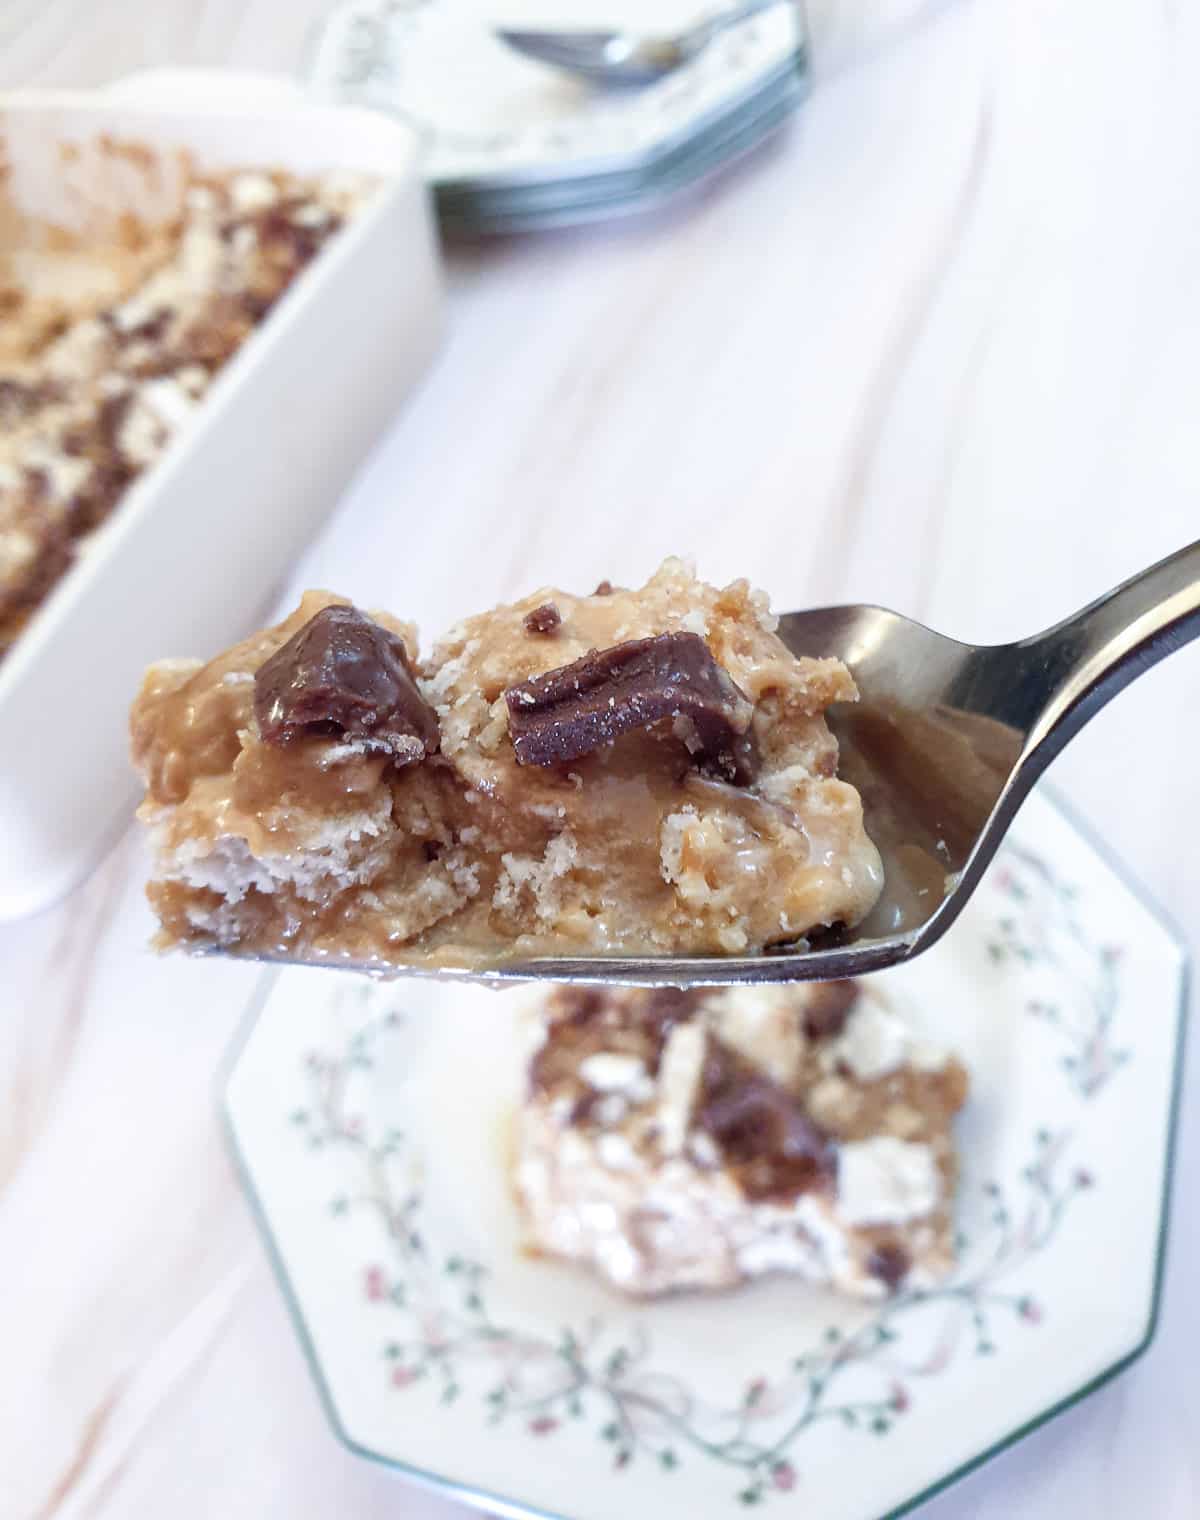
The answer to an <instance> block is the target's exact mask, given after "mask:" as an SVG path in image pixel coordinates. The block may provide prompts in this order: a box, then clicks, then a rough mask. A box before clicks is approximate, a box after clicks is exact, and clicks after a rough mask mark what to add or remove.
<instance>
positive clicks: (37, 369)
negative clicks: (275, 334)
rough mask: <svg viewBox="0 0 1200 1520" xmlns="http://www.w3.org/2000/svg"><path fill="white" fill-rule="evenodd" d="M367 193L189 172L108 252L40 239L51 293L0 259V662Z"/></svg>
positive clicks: (353, 179)
mask: <svg viewBox="0 0 1200 1520" xmlns="http://www.w3.org/2000/svg"><path fill="white" fill-rule="evenodd" d="M372 190H373V185H372V184H371V183H370V182H368V180H367V179H366V178H364V177H362V176H350V175H345V174H339V175H327V176H323V177H320V176H319V177H314V178H304V179H301V178H297V177H295V176H292V175H289V174H285V173H283V172H280V171H272V172H269V173H266V172H258V171H253V172H251V171H245V172H239V173H229V174H224V175H219V176H213V175H208V176H200V175H197V174H191V175H190V177H189V180H188V182H187V184H186V188H185V189H184V191H183V195H182V201H181V207H180V210H179V214H178V215H177V216H176V217H175V218H173V219H172V220H171V221H169V222H167V223H164V224H162V225H158V226H141V225H139V224H137V223H135V222H133V221H132V220H128V221H127V223H126V224H125V226H124V233H125V236H124V239H123V243H122V246H120V247H114V248H104V249H101V250H99V251H91V250H88V249H86V248H85V249H83V250H82V251H81V252H80V253H79V256H78V258H77V259H76V258H65V257H63V250H62V249H61V248H58V247H57V242H60V241H61V236H60V237H57V238H55V237H54V234H55V233H56V231H57V230H56V229H46V230H45V233H44V235H45V236H47V237H50V238H51V240H52V241H53V242H55V244H56V247H55V252H56V254H57V256H58V257H59V258H60V260H61V262H62V264H63V278H62V279H60V280H59V281H58V287H59V288H56V289H54V290H53V291H52V292H51V291H48V290H47V289H46V288H44V286H45V281H43V283H42V287H39V288H36V289H35V288H34V287H32V286H29V285H23V284H22V278H21V275H22V270H21V267H19V263H18V266H17V267H14V268H11V269H10V268H6V267H5V265H4V263H3V261H0V310H2V311H3V323H2V324H0V656H2V655H3V654H4V652H5V651H7V650H8V649H9V648H10V647H11V645H12V644H13V642H14V640H15V639H16V638H17V637H18V635H19V634H20V632H21V630H22V629H23V628H24V626H25V625H26V623H27V622H28V620H29V618H30V617H31V616H32V614H33V613H34V612H35V611H36V609H37V607H38V606H39V604H40V603H41V602H42V600H43V599H44V598H45V596H46V595H47V593H48V592H49V591H50V590H51V589H52V588H53V587H54V585H55V584H56V583H57V581H58V580H59V579H60V577H61V576H62V575H63V573H64V572H65V571H66V570H67V569H68V568H69V567H70V566H71V565H72V563H73V562H74V561H75V560H76V559H77V557H78V556H79V554H80V553H81V552H83V551H84V550H85V549H86V546H87V542H88V539H89V536H90V535H91V534H92V533H93V532H94V531H95V530H96V528H98V527H99V526H100V525H101V524H102V523H103V522H105V520H106V519H107V518H108V516H109V514H110V513H111V512H112V510H113V508H114V507H115V506H116V505H117V504H118V502H119V501H120V500H121V498H122V496H123V495H124V494H125V492H126V491H127V490H128V489H129V487H130V486H131V485H132V483H133V482H134V481H135V480H136V479H137V477H138V476H139V475H140V474H141V473H142V472H143V471H144V470H146V469H147V468H148V467H149V466H150V465H152V464H153V463H154V462H155V461H156V460H157V459H158V458H159V456H160V455H161V454H162V453H163V451H164V450H165V448H166V447H167V445H168V443H169V442H170V441H171V439H172V438H173V437H174V436H175V435H176V434H177V433H178V432H179V431H180V430H181V429H182V428H184V427H185V426H186V425H187V423H188V421H189V419H190V418H191V417H192V415H193V414H194V412H195V411H196V408H197V407H198V406H199V404H200V403H201V401H202V400H203V397H204V394H205V392H206V391H207V390H208V388H209V386H210V385H211V384H212V381H213V379H214V378H215V376H216V375H217V373H218V371H219V370H220V368H221V366H222V365H223V364H224V363H225V362H226V361H227V360H228V359H229V358H231V357H232V355H233V354H235V353H236V352H237V350H238V348H239V347H240V346H241V345H242V344H243V343H244V342H245V340H246V339H247V338H248V337H249V335H250V334H251V333H252V332H253V331H254V329H255V327H256V326H257V324H258V323H260V322H261V321H262V320H263V318H264V317H265V316H266V314H267V313H268V312H269V311H270V309H271V307H272V305H273V304H274V303H275V301H276V300H278V298H279V297H280V295H282V293H283V292H284V291H285V290H286V289H287V287H288V285H289V284H290V283H291V281H292V280H293V279H294V278H295V277H296V275H297V274H298V273H299V272H300V271H301V270H302V269H303V268H304V267H305V265H307V264H308V263H309V262H310V261H311V260H312V259H313V258H314V257H315V256H316V254H317V253H318V252H319V251H320V249H321V248H322V247H323V246H324V244H325V243H326V242H327V241H328V240H329V238H330V237H331V236H332V235H333V234H334V233H335V232H336V231H337V230H338V229H339V228H340V227H341V226H342V225H343V223H344V222H345V221H346V219H347V218H348V217H349V216H351V215H353V214H354V212H355V211H356V210H357V209H358V208H359V207H360V206H361V205H362V204H363V203H364V201H365V200H366V198H367V197H368V196H369V195H370V194H371V193H372ZM33 256H34V252H31V251H30V250H28V249H26V250H25V251H24V257H25V258H26V260H28V259H29V258H31V257H33ZM102 262H103V263H104V264H105V269H104V270H103V271H99V270H98V269H96V268H93V267H91V266H93V265H98V264H100V263H102ZM85 266H87V267H86V268H85ZM101 273H102V274H103V276H104V277H103V278H100V275H101ZM70 274H74V275H76V276H78V286H79V288H78V289H76V288H74V285H73V284H72V282H71V281H70V280H69V279H68V278H67V277H66V276H68V275H70ZM85 274H86V275H87V276H88V278H85V277H84V276H85Z"/></svg>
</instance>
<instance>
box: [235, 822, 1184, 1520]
mask: <svg viewBox="0 0 1200 1520" xmlns="http://www.w3.org/2000/svg"><path fill="white" fill-rule="evenodd" d="M1185 980H1186V964H1185V958H1184V954H1183V951H1182V949H1181V947H1180V944H1179V941H1178V940H1177V939H1176V937H1175V936H1174V934H1173V933H1172V931H1171V930H1170V929H1169V928H1167V927H1166V926H1165V925H1164V923H1163V921H1162V920H1161V919H1160V918H1159V917H1158V916H1157V915H1156V914H1155V912H1154V911H1153V910H1152V909H1151V908H1149V907H1148V906H1147V905H1146V903H1145V901H1144V900H1143V898H1142V897H1141V895H1140V894H1139V893H1138V892H1136V891H1135V890H1134V889H1132V888H1131V887H1130V886H1129V885H1128V884H1127V883H1126V882H1125V881H1124V880H1123V879H1122V877H1121V875H1120V874H1119V871H1118V869H1117V868H1116V867H1115V866H1114V865H1113V864H1112V863H1111V862H1109V861H1108V860H1107V859H1106V858H1105V857H1104V855H1103V854H1102V853H1101V852H1100V851H1099V850H1098V849H1097V848H1096V847H1095V846H1094V845H1093V844H1090V843H1089V842H1088V841H1087V840H1086V839H1085V837H1084V836H1083V835H1082V834H1081V832H1080V831H1079V828H1078V827H1077V825H1075V824H1074V823H1072V822H1071V821H1069V820H1068V818H1067V817H1066V816H1065V815H1064V813H1063V812H1062V811H1061V810H1060V808H1059V807H1057V806H1056V805H1055V804H1053V803H1051V802H1050V801H1048V800H1047V799H1046V797H1045V796H1044V795H1037V796H1034V797H1033V798H1032V799H1031V800H1030V802H1029V803H1028V804H1027V806H1026V807H1025V809H1024V810H1023V812H1022V814H1021V816H1020V818H1019V820H1018V823H1017V827H1016V828H1015V830H1014V832H1013V835H1012V838H1011V841H1010V843H1009V845H1008V846H1007V848H1006V849H1005V850H1004V852H1003V853H1002V855H1001V857H1000V858H999V859H998V861H997V863H996V865H995V867H994V868H993V870H992V871H991V873H990V875H989V877H988V879H987V881H986V882H985V884H984V885H983V887H981V889H980V891H979V893H978V894H977V896H976V898H975V900H974V902H973V903H972V904H971V905H970V907H969V908H968V910H967V911H966V913H964V915H963V917H962V919H961V920H960V922H959V924H958V925H957V926H956V927H955V929H954V930H953V931H952V933H951V934H950V935H949V936H948V938H947V939H946V940H945V941H943V942H942V944H941V945H939V946H938V947H937V948H936V949H934V950H933V951H931V952H930V953H929V954H928V955H926V956H924V957H922V958H921V959H920V960H918V961H917V962H915V963H914V964H913V965H911V966H907V967H901V968H899V969H898V970H896V971H893V972H890V973H888V974H887V982H888V986H889V990H890V995H891V996H892V997H893V998H894V999H895V1000H896V1001H897V1002H898V1003H899V1004H901V1005H903V1006H905V1007H907V1008H908V1009H909V1010H911V1012H912V1015H913V1017H914V1018H915V1019H917V1020H918V1021H919V1022H922V1023H924V1025H925V1026H926V1027H927V1029H928V1030H929V1032H930V1033H931V1034H933V1035H935V1036H936V1037H938V1038H940V1039H942V1040H944V1041H946V1042H947V1043H949V1044H951V1045H952V1046H953V1047H954V1048H955V1049H957V1050H958V1051H959V1052H960V1054H961V1055H962V1056H963V1058H964V1059H965V1060H966V1062H967V1064H968V1066H969V1067H970V1070H971V1074H972V1082H973V1095H972V1098H971V1100H970V1103H969V1106H968V1109H967V1111H966V1114H965V1116H964V1120H963V1123H962V1126H961V1141H962V1148H963V1153H964V1162H965V1165H964V1171H965V1176H964V1181H963V1187H962V1196H961V1209H960V1231H961V1239H960V1251H961V1254H960V1261H959V1265H958V1267H957V1269H956V1270H955V1272H954V1274H953V1275H952V1277H951V1278H950V1279H949V1280H948V1281H947V1282H945V1283H944V1284H943V1285H942V1286H941V1287H939V1288H937V1289H936V1290H934V1291H930V1292H925V1293H917V1292H913V1293H906V1294H903V1295H901V1296H900V1297H898V1298H895V1299H892V1300H890V1301H888V1302H887V1303H885V1304H883V1305H875V1306H869V1307H864V1306H861V1305H855V1304H852V1303H846V1302H842V1301H841V1300H839V1299H837V1298H836V1297H834V1296H832V1295H830V1294H827V1293H823V1292H815V1291H812V1290H809V1289H806V1288H804V1287H803V1286H801V1285H798V1284H796V1283H793V1282H789V1281H787V1280H778V1281H773V1282H766V1283H762V1284H759V1285H757V1286H755V1287H754V1288H752V1289H749V1290H742V1291H739V1292H736V1293H729V1294H723V1295H720V1296H716V1297H708V1298H704V1297H681V1298H678V1299H674V1300H671V1301H668V1302H659V1303H652V1304H648V1305H638V1304H632V1303H628V1302H625V1301H623V1300H621V1299H620V1298H618V1297H616V1296H614V1295H613V1294H611V1293H610V1292H608V1291H606V1290H605V1289H604V1288H602V1287H601V1286H599V1285H598V1284H596V1283H593V1282H591V1281H590V1280H589V1279H588V1278H586V1277H584V1276H580V1275H577V1274H576V1273H574V1272H573V1271H571V1270H570V1269H568V1268H565V1267H562V1266H559V1265H556V1264H553V1263H548V1262H539V1261H534V1260H529V1259H526V1258H524V1257H523V1256H522V1255H521V1252H520V1249H519V1238H518V1229H517V1223H516V1219H515V1217H514V1211H513V1207H512V1204H511V1200H510V1197H509V1194H508V1190H507V1185H506V1161H507V1155H508V1140H507V1136H508V1125H509V1121H510V1118H511V1115H512V1111H513V1106H514V1103H515V1101H516V1097H517V1094H518V1093H519V1091H520V1082H521V1056H520V1049H519V1044H518V1042H517V1041H516V1040H514V1038H513V1037H512V1023H511V1019H512V1012H513V999H514V998H517V999H523V998H524V997H525V996H526V995H527V994H524V993H519V992H518V993H496V992H489V991H485V990H482V989H478V988H471V987H465V986H464V987H455V986H453V985H447V984H435V983H422V982H406V983H396V984H391V985H388V984H376V983H370V982H365V981H360V980H358V979H357V978H352V977H349V976H347V975H344V974H339V973H335V972H331V973H329V974H328V975H321V974H317V973H314V972H311V971H304V972H284V973H282V974H278V975H276V974H273V975H271V976H269V977H268V978H267V979H266V981H265V983H264V986H263V989H262V991H261V993H260V997H259V1000H258V1004H257V1007H256V1009H255V1010H254V1014H253V1017H252V1019H251V1021H250V1025H249V1030H248V1033H247V1034H246V1035H245V1037H244V1039H243V1041H242V1043H241V1045H240V1048H239V1049H238V1051H237V1052H236V1053H235V1055H234V1057H233V1060H232V1066H231V1071H230V1074H229V1078H228V1085H227V1094H226V1114H227V1119H228V1125H229V1131H230V1134H231V1136H232V1139H233V1144H234V1147H235V1150H236V1153H237V1156H238V1158H239V1161H240V1164H241V1167H242V1170H243V1173H244V1177H245V1181H246V1186H247V1189H248V1192H249V1195H250V1197H251V1199H252V1201H253V1203H254V1205H255V1208H256V1211H257V1213H258V1216H259V1219H260V1221H261V1224H262V1228H263V1231H264V1234H265V1237H266V1240H267V1243H268V1245H269V1247H270V1249H271V1252H272V1255H273V1257H274V1260H275V1264H276V1267H277V1269H278V1272H279V1276H280V1280H281V1283H282V1284H283V1287H284V1290H285V1293H286V1295H287V1297H288V1300H289V1302H290V1304H291V1307H292V1311H293V1314H294V1316H295V1320H296V1324H297V1327H298V1329H299V1332H300V1335H301V1338H302V1340H303V1342H304V1345H305V1347H306V1349H307V1351H308V1354H309V1358H310V1361H311V1363H312V1367H313V1371H314V1374H315V1376H316V1378H317V1381H318V1383H319V1385H320V1388H321V1392H322V1394H323V1397H324V1400H325V1403H326V1407H327V1409H328V1412H329V1416H330V1419H331V1421H332V1423H333V1425H334V1428H335V1430H336V1431H337V1432H338V1434H339V1435H340V1436H341V1438H342V1439H343V1440H344V1441H345V1442H346V1443H347V1444H348V1445H349V1446H351V1447H352V1448H354V1449H355V1450H357V1451H359V1452H361V1453H363V1454H364V1455H368V1456H372V1457H375V1458H377V1459H379V1460H381V1461H384V1462H387V1463H390V1464H393V1465H394V1466H396V1467H397V1468H399V1469H402V1470H403V1471H405V1472H407V1473H409V1474H410V1475H411V1476H413V1477H416V1478H420V1479H423V1480H424V1481H426V1482H428V1483H431V1484H434V1485H436V1486H438V1487H441V1488H443V1489H444V1490H446V1491H448V1492H451V1493H454V1494H457V1495H458V1496H459V1497H462V1498H465V1499H468V1500H471V1501H475V1502H478V1503H482V1504H487V1505H489V1506H491V1507H493V1508H497V1509H500V1510H502V1511H503V1512H505V1513H507V1514H510V1515H556V1516H563V1517H571V1520H601V1517H605V1520H607V1517H609V1516H611V1515H613V1514H616V1513H619V1514H621V1515H623V1516H625V1517H628V1520H652V1517H653V1520H657V1517H658V1516H660V1515H662V1514H664V1513H666V1512H668V1511H669V1512H670V1513H672V1514H680V1515H685V1514H686V1515H688V1516H689V1517H695V1520H708V1517H713V1520H715V1517H718V1516H719V1517H727V1516H729V1515H730V1514H732V1513H735V1512H737V1511H738V1510H739V1509H740V1508H742V1507H743V1506H756V1505H771V1504H780V1505H781V1507H782V1505H786V1506H787V1508H789V1509H792V1510H794V1507H795V1505H796V1504H797V1503H799V1504H800V1505H801V1507H802V1508H803V1512H804V1513H805V1514H809V1515H819V1516H821V1517H822V1520H876V1517H879V1516H881V1515H884V1514H891V1513H895V1512H897V1511H899V1510H902V1509H905V1508H907V1507H908V1506H909V1505H911V1504H914V1503H916V1502H917V1501H918V1500H919V1499H921V1498H924V1497H926V1496H928V1495H929V1494H930V1493H931V1492H932V1491H933V1490H935V1489H936V1488H938V1487H940V1486H942V1485H943V1484H945V1483H947V1482H948V1481H950V1480H951V1479H952V1478H953V1477H955V1476H957V1475H959V1474H961V1473H962V1472H964V1471H965V1470H966V1469H968V1468H970V1467H972V1466H974V1465H975V1464H977V1463H978V1462H980V1461H982V1460H983V1459H984V1458H985V1457H987V1456H989V1455H991V1454H992V1453H994V1452H995V1451H997V1450H998V1449H999V1448H1000V1447H1002V1446H1003V1445H1005V1444H1006V1443H1007V1442H1009V1441H1012V1440H1014V1439H1015V1438H1016V1437H1018V1436H1019V1435H1021V1434H1023V1433H1024V1432H1025V1431H1027V1430H1029V1429H1030V1428H1031V1427H1032V1426H1034V1425H1036V1424H1037V1423H1039V1422H1040V1421H1042V1420H1044V1419H1046V1418H1048V1417H1049V1416H1050V1415H1052V1414H1054V1413H1056V1412H1057V1411H1058V1410H1060V1409H1062V1408H1063V1407H1064V1406H1065V1405H1067V1404H1068V1403H1070V1402H1072V1401H1073V1400H1075V1399H1077V1398H1079V1397H1081V1396H1082V1395H1084V1394H1085V1393H1087V1392H1089V1391H1090V1390H1091V1389H1093V1388H1095V1387H1096V1386H1098V1384H1099V1383H1101V1382H1103V1381H1104V1380H1105V1379H1106V1378H1108V1377H1110V1376H1112V1375H1113V1374H1114V1373H1116V1372H1117V1371H1119V1370H1120V1369H1121V1368H1122V1367H1124V1366H1126V1365H1128V1363H1129V1362H1130V1361H1131V1360H1132V1359H1133V1358H1134V1357H1136V1356H1137V1355H1138V1354H1139V1352H1141V1351H1143V1350H1144V1349H1145V1347H1146V1346H1147V1345H1148V1343H1149V1341H1150V1338H1151V1336H1152V1334H1153V1330H1154V1323H1155V1317H1156V1311H1157V1305H1158V1290H1159V1282H1160V1277H1161V1271H1162V1259H1163V1245H1164V1230H1165V1211H1166V1202H1167V1191H1168V1181H1169V1174H1170V1167H1171V1149H1172V1141H1173V1134H1174V1122H1175V1107H1176V1095H1177V1085H1178V1084H1177V1078H1178V1073H1179V1045H1180V1037H1181V1030H1182V1020H1183V999H1184V990H1185ZM1114 1220H1119V1221H1120V1228H1119V1229H1114V1228H1113V1222H1114ZM789 1496H790V1497H789Z"/></svg>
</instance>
